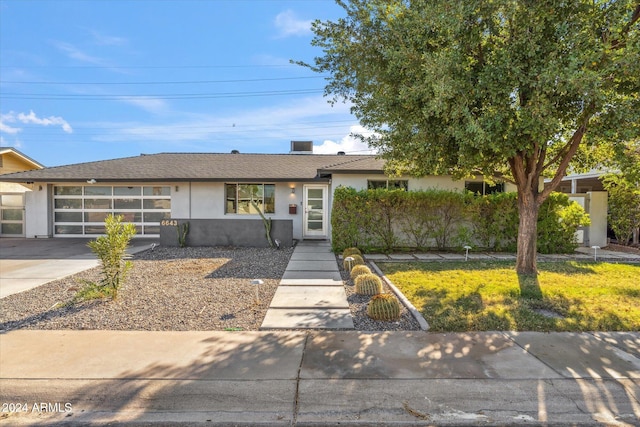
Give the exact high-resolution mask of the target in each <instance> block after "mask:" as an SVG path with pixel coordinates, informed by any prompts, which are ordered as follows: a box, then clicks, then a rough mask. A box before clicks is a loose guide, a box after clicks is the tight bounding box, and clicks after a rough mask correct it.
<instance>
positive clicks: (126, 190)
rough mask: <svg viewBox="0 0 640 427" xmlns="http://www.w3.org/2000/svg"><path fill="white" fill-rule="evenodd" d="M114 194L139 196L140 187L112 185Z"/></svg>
mask: <svg viewBox="0 0 640 427" xmlns="http://www.w3.org/2000/svg"><path fill="white" fill-rule="evenodd" d="M113 195H114V196H139V195H140V187H113Z"/></svg>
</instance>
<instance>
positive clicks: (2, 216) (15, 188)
mask: <svg viewBox="0 0 640 427" xmlns="http://www.w3.org/2000/svg"><path fill="white" fill-rule="evenodd" d="M42 168H44V165H42V164H40V163H39V162H37V161H35V160H33V159H32V158H30V157H29V156H27V155H26V154H24V153H21V152H20V151H18V150H16V149H15V148H13V147H0V175H6V174H10V173H15V172H23V171H29V170H36V169H42ZM32 190H33V188H32V186H31V185H26V184H21V183H16V182H2V181H0V237H23V236H24V221H25V194H26V193H28V192H30V191H32Z"/></svg>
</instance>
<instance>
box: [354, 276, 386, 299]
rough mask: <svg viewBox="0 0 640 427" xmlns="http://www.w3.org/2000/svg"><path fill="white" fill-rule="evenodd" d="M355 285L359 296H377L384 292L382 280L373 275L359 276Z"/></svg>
mask: <svg viewBox="0 0 640 427" xmlns="http://www.w3.org/2000/svg"><path fill="white" fill-rule="evenodd" d="M354 283H355V285H356V289H355V290H356V293H357V294H359V295H376V294H379V293H381V292H382V279H380V277H378V276H376V275H375V274H373V273H368V274H361V275H359V276H358V277H356V278H355V280H354Z"/></svg>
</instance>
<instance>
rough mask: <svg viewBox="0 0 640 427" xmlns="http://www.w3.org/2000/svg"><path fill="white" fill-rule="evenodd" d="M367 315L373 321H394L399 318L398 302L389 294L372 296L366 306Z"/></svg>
mask: <svg viewBox="0 0 640 427" xmlns="http://www.w3.org/2000/svg"><path fill="white" fill-rule="evenodd" d="M367 314H368V315H369V317H371V318H372V319H374V320H396V319H398V318H399V317H400V302H398V299H397V298H396V297H395V296H393V295H391V294H378V295H374V296H373V297H371V301H369V305H367Z"/></svg>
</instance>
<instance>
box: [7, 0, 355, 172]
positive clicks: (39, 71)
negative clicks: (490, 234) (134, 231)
mask: <svg viewBox="0 0 640 427" xmlns="http://www.w3.org/2000/svg"><path fill="white" fill-rule="evenodd" d="M342 15H343V11H342V9H341V8H340V7H339V6H337V5H336V4H335V3H334V2H333V0H296V1H293V0H291V1H270V0H0V146H3V147H7V146H8V147H15V148H16V149H18V150H20V151H22V152H23V153H25V154H26V155H28V156H30V157H32V158H34V159H35V160H37V161H39V162H40V163H43V164H44V165H46V166H57V165H63V164H71V163H79V162H87V161H94V160H103V159H110V158H118V157H127V156H137V155H139V154H141V153H157V152H222V153H225V152H229V151H231V150H232V149H237V150H240V151H241V152H244V153H286V152H288V150H289V146H290V142H289V141H291V140H313V141H314V145H315V149H314V151H315V152H316V153H335V152H337V151H339V150H344V151H347V152H349V153H354V154H356V153H357V154H362V153H366V152H367V151H366V150H367V147H366V146H363V145H362V144H359V143H358V142H356V141H354V139H353V138H351V137H350V136H349V135H350V133H351V132H353V131H356V132H358V131H361V130H362V129H361V128H360V127H359V126H358V121H357V120H356V118H355V117H354V116H353V115H351V114H350V112H349V105H347V104H343V103H339V104H336V105H334V106H331V105H330V104H329V103H328V102H327V98H325V97H324V96H323V89H324V84H325V81H324V78H323V76H320V75H318V74H315V73H313V72H311V71H310V70H309V69H307V68H304V67H300V66H297V65H292V64H290V63H289V60H290V59H293V60H303V61H307V62H311V61H312V59H313V57H314V56H318V55H321V52H320V51H319V50H318V49H317V48H314V47H312V46H311V40H312V37H313V34H312V33H311V31H310V28H311V21H312V20H314V19H320V20H327V19H330V20H335V19H337V18H339V17H340V16H342Z"/></svg>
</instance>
